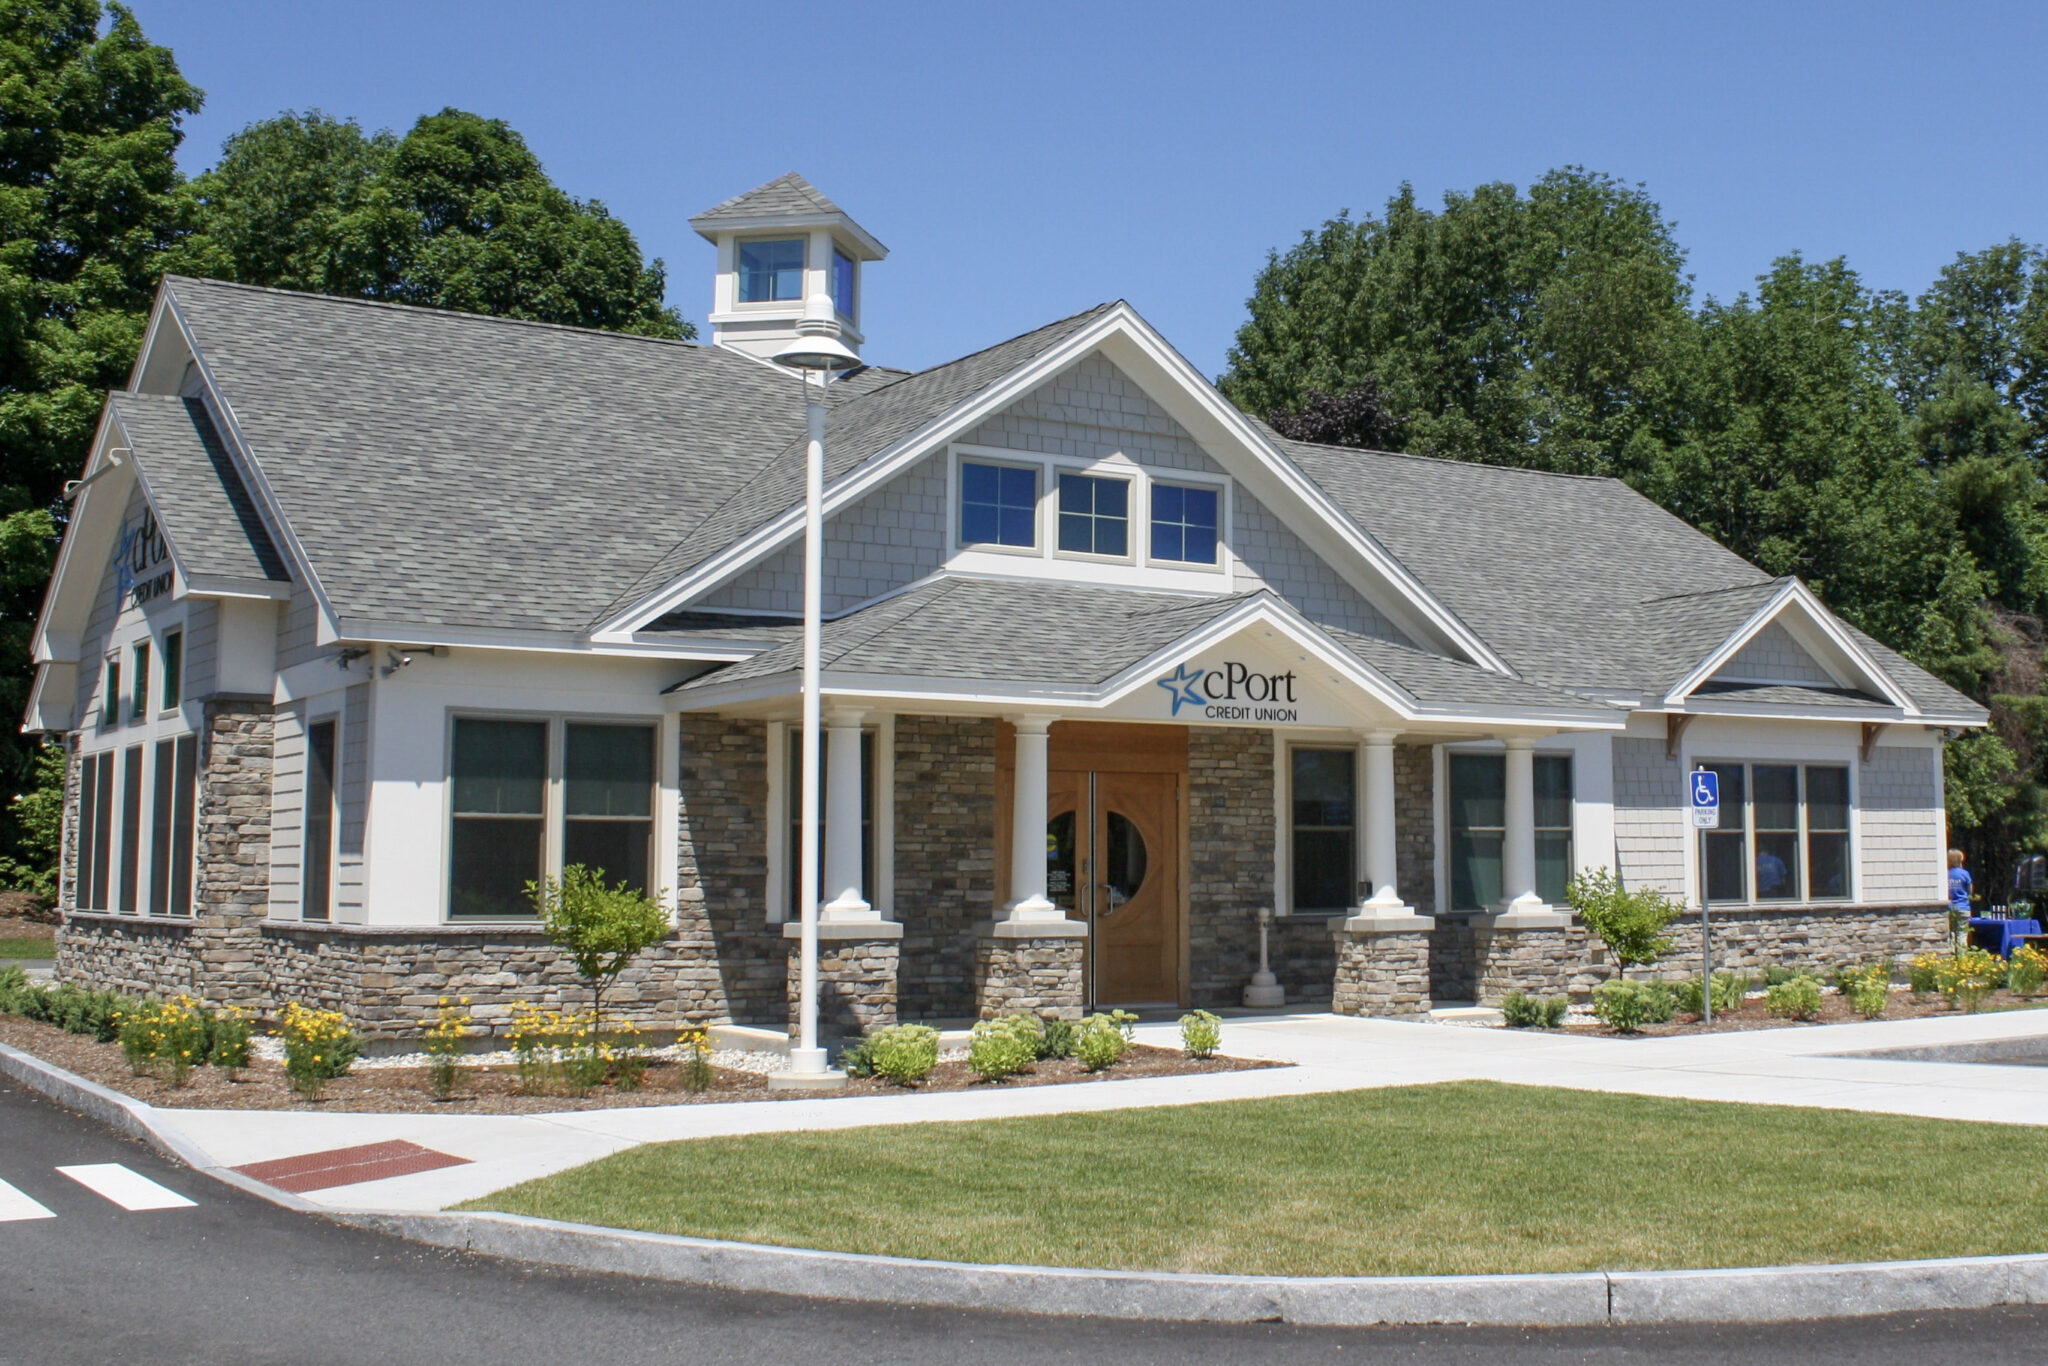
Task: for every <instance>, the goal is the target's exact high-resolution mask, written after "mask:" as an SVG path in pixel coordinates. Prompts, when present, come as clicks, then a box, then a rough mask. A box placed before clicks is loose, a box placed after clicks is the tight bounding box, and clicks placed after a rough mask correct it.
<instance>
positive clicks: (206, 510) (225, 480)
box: [109, 394, 291, 581]
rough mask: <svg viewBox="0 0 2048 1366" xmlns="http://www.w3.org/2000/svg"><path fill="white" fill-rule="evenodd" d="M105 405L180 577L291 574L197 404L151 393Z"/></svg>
mask: <svg viewBox="0 0 2048 1366" xmlns="http://www.w3.org/2000/svg"><path fill="white" fill-rule="evenodd" d="M109 402H110V403H111V404H112V406H113V409H114V417H115V420H117V421H118V422H119V423H120V424H121V430H122V432H123V433H124V434H125V435H126V437H127V439H128V446H129V457H130V458H131V459H132V460H134V461H135V466H136V468H137V469H138V470H140V471H141V474H142V480H143V483H144V484H145V485H147V487H148V489H149V498H150V503H151V505H152V506H153V507H154V508H155V509H156V514H157V519H158V522H159V524H160V525H161V526H162V527H163V531H164V535H165V537H166V538H167V539H168V540H169V541H170V544H171V549H172V552H173V553H174V554H175V555H176V557H177V560H178V565H179V567H180V568H182V569H183V570H184V571H185V573H186V574H187V575H192V574H218V575H221V576H223V577H230V578H243V579H275V580H279V581H284V580H288V579H289V578H290V577H291V576H290V574H289V573H288V572H287V571H286V569H285V563H284V557H283V556H281V555H279V554H278V553H277V547H276V546H275V545H273V544H272V543H271V540H270V533H269V531H267V530H266V529H265V528H264V526H263V521H262V518H261V517H259V516H258V515H257V512H256V505H255V502H254V501H253V500H252V499H251V498H250V497H249V490H248V489H247V487H245V486H244V485H243V483H242V476H241V475H240V474H239V473H238V472H237V471H236V469H235V466H234V461H233V460H232V459H231V458H230V457H229V455H228V452H227V447H226V446H225V445H224V444H222V442H221V439H220V433H219V432H217V431H215V430H214V426H213V420H212V419H211V418H209V417H208V416H207V414H206V407H205V405H204V404H202V403H200V402H198V401H197V400H194V399H183V398H171V397H164V396H160V395H156V394H114V395H112V396H111V397H110V399H109Z"/></svg>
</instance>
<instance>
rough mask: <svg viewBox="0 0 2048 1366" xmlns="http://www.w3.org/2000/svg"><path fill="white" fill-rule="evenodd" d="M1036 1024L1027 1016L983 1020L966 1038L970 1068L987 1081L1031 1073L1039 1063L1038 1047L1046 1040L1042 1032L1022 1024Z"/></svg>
mask: <svg viewBox="0 0 2048 1366" xmlns="http://www.w3.org/2000/svg"><path fill="white" fill-rule="evenodd" d="M1023 1020H1031V1023H1032V1025H1034V1026H1035V1025H1037V1023H1038V1022H1037V1020H1036V1019H1033V1018H1032V1017H1030V1016H1026V1015H1009V1016H1005V1017H1004V1018H1003V1019H1000V1020H981V1021H978V1022H977V1023H976V1024H975V1026H974V1028H973V1029H972V1030H970V1031H969V1032H968V1035H967V1066H968V1067H969V1068H970V1069H971V1070H972V1071H973V1073H974V1075H975V1076H977V1077H980V1078H981V1079H982V1080H984V1081H1001V1080H1003V1079H1004V1078H1005V1077H1014V1076H1016V1075H1017V1074H1018V1073H1019V1072H1025V1071H1029V1070H1030V1068H1031V1064H1032V1063H1034V1062H1036V1061H1038V1045H1039V1041H1040V1040H1041V1039H1042V1038H1043V1036H1044V1031H1043V1030H1042V1029H1039V1028H1026V1027H1024V1026H1023V1025H1022V1024H1020V1023H1019V1022H1020V1021H1023Z"/></svg>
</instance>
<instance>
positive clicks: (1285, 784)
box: [1273, 731, 1365, 918]
mask: <svg viewBox="0 0 2048 1366" xmlns="http://www.w3.org/2000/svg"><path fill="white" fill-rule="evenodd" d="M1274 735H1275V743H1274V745H1273V756H1274V774H1273V792H1274V802H1273V849H1274V862H1273V887H1274V889H1275V897H1274V899H1275V901H1277V902H1278V903H1279V904H1277V905H1276V906H1275V907H1274V908H1273V914H1274V915H1275V916H1276V917H1277V916H1295V915H1300V916H1309V917H1318V918H1320V917H1330V916H1344V915H1351V914H1353V913H1355V911H1356V909H1357V905H1356V903H1357V902H1358V900H1359V898H1358V896H1357V892H1358V889H1359V885H1360V884H1361V883H1362V882H1363V881H1364V880H1365V747H1364V746H1363V745H1361V744H1359V743H1358V740H1357V738H1356V737H1345V736H1341V735H1340V736H1327V737H1318V736H1317V735H1316V734H1315V733H1314V732H1312V731H1311V732H1306V733H1303V734H1300V735H1282V734H1281V733H1280V732H1278V731H1275V732H1274ZM1298 749H1320V750H1329V751H1333V752H1346V753H1349V754H1350V755H1351V889H1352V894H1353V895H1352V900H1351V902H1350V903H1347V904H1346V905H1344V906H1341V907H1329V906H1313V907H1309V908H1306V909H1303V908H1300V907H1297V906H1296V905H1295V904H1294V900H1295V898H1294V752H1295V751H1296V750H1298Z"/></svg>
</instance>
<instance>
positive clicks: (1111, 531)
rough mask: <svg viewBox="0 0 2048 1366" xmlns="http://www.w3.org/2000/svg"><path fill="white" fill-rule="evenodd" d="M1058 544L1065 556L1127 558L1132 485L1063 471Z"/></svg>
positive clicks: (1116, 480) (1129, 537) (1061, 472)
mask: <svg viewBox="0 0 2048 1366" xmlns="http://www.w3.org/2000/svg"><path fill="white" fill-rule="evenodd" d="M1059 489H1060V498H1059V502H1060V506H1059V541H1058V545H1059V548H1060V553H1062V554H1065V555H1102V556H1106V557H1109V558H1113V559H1119V560H1120V559H1126V558H1128V557H1129V555H1130V553H1131V483H1130V480H1128V479H1104V478H1101V477H1099V476H1097V475H1092V474H1075V473H1072V472H1070V471H1067V470H1061V471H1060V476H1059Z"/></svg>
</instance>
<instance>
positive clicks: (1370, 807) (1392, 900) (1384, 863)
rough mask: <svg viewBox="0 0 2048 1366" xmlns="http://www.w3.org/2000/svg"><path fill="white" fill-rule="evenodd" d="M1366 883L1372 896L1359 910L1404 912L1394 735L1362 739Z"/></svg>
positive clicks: (1377, 733)
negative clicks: (1396, 833) (1396, 835)
mask: <svg viewBox="0 0 2048 1366" xmlns="http://www.w3.org/2000/svg"><path fill="white" fill-rule="evenodd" d="M1360 795H1361V796H1362V797H1363V799H1364V806H1365V810H1364V813H1363V814H1364V817H1365V880H1366V881H1367V882H1370V883H1371V884H1372V895H1371V896H1370V897H1369V898H1367V900H1366V902H1365V905H1364V906H1363V907H1361V908H1360V909H1361V910H1365V911H1373V910H1378V911H1383V912H1385V911H1406V910H1408V909H1409V907H1407V906H1406V905H1405V904H1403V902H1402V900H1401V892H1400V889H1399V887H1398V886H1397V885H1396V884H1397V883H1398V882H1399V880H1400V875H1399V869H1398V866H1397V863H1396V859H1395V854H1394V848H1395V840H1394V800H1395V799H1394V733H1393V732H1392V731H1386V730H1376V731H1369V732H1367V734H1366V736H1365V791H1364V792H1363V793H1361V794H1360Z"/></svg>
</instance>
